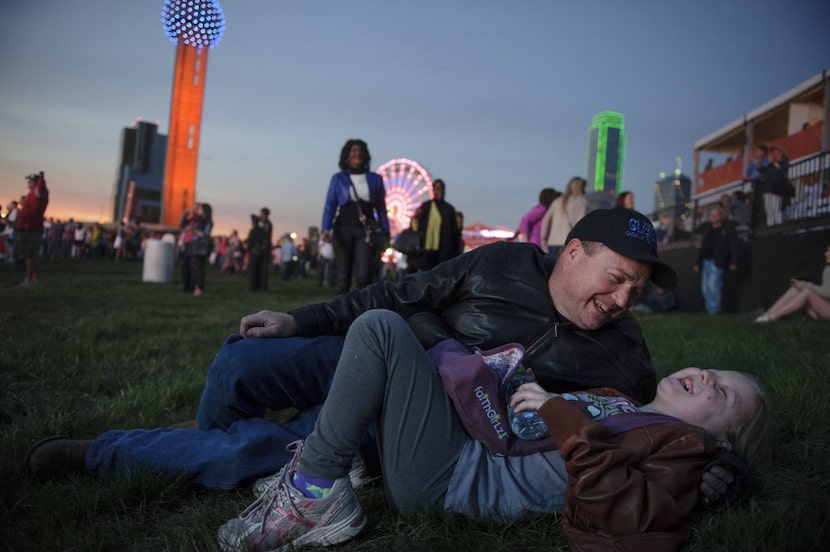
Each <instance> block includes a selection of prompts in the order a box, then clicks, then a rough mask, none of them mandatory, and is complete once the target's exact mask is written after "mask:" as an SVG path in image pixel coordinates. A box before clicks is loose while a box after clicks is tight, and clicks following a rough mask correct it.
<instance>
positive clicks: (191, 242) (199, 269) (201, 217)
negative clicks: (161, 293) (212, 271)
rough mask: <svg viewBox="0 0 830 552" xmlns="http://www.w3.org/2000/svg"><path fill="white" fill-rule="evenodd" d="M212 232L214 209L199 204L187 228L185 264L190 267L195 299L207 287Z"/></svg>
mask: <svg viewBox="0 0 830 552" xmlns="http://www.w3.org/2000/svg"><path fill="white" fill-rule="evenodd" d="M211 230H213V209H212V208H211V206H210V204H209V203H197V204H196V205H195V207H194V209H193V218H192V219H191V221H190V222H189V223H188V225H187V227H186V232H185V243H184V255H185V263H189V265H190V284H191V286H192V291H193V295H194V297H198V296H200V295H201V294H202V290H203V289H204V287H205V265H206V264H207V257H208V254H209V253H210V241H211V238H210V232H211ZM185 285H187V282H185ZM186 290H187V289H186Z"/></svg>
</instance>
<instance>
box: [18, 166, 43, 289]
mask: <svg viewBox="0 0 830 552" xmlns="http://www.w3.org/2000/svg"><path fill="white" fill-rule="evenodd" d="M26 180H28V182H29V195H27V196H26V200H25V201H24V202H23V206H22V207H21V209H20V214H19V215H18V217H17V235H18V240H19V242H18V243H19V247H18V256H19V257H20V258H21V259H23V262H24V263H25V264H26V277H25V278H24V279H23V281H22V282H21V283H20V285H21V286H30V285H32V284H36V283H37V282H38V273H37V269H38V266H37V256H38V251H39V250H40V243H41V240H43V215H44V213H45V212H46V206H47V205H48V204H49V189H48V188H47V187H46V179H45V178H44V176H43V171H41V172H40V174H35V173H32V174H30V175H29V176H27V177H26Z"/></svg>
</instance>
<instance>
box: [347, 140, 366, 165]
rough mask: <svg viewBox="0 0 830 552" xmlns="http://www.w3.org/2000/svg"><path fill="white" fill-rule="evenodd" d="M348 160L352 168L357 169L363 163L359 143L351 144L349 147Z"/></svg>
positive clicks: (361, 149)
mask: <svg viewBox="0 0 830 552" xmlns="http://www.w3.org/2000/svg"><path fill="white" fill-rule="evenodd" d="M348 162H349V166H350V167H351V168H353V169H359V168H360V167H361V166H362V165H363V148H361V147H360V144H352V146H351V147H350V148H349V157H348Z"/></svg>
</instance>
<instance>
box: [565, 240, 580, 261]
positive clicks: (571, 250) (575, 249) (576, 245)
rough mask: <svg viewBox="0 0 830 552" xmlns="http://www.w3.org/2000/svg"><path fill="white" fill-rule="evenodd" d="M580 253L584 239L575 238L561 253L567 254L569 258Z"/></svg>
mask: <svg viewBox="0 0 830 552" xmlns="http://www.w3.org/2000/svg"><path fill="white" fill-rule="evenodd" d="M579 253H582V240H580V239H578V238H573V239H572V240H571V241H569V242H568V243H566V244H565V247H564V248H563V249H562V252H561V253H560V255H566V256H567V257H568V258H569V259H573V258H574V257H575V256H576V255H578V254H579Z"/></svg>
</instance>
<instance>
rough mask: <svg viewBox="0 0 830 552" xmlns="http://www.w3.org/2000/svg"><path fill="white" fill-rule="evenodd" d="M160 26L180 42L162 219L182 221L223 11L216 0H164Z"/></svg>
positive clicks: (171, 222)
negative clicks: (210, 52) (209, 61)
mask: <svg viewBox="0 0 830 552" xmlns="http://www.w3.org/2000/svg"><path fill="white" fill-rule="evenodd" d="M161 25H162V28H163V29H164V32H165V33H166V34H167V36H168V37H169V38H170V42H173V43H175V44H176V69H175V71H174V73H173V96H172V98H171V100H170V128H169V132H168V137H167V160H166V164H165V169H164V196H163V198H162V204H161V223H162V224H164V225H166V226H178V224H179V219H180V218H181V216H182V213H183V212H184V211H185V209H188V208H189V207H190V205H191V204H192V203H193V200H194V199H195V196H196V166H197V163H198V158H199V130H200V127H201V123H202V100H203V99H204V94H205V74H206V73H207V57H208V50H207V47H208V46H209V47H211V48H213V47H214V46H216V44H218V43H219V41H220V40H222V35H223V34H224V32H225V14H224V13H223V12H222V8H221V7H220V6H219V2H217V1H216V0H165V2H164V6H163V7H162V9H161Z"/></svg>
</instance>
